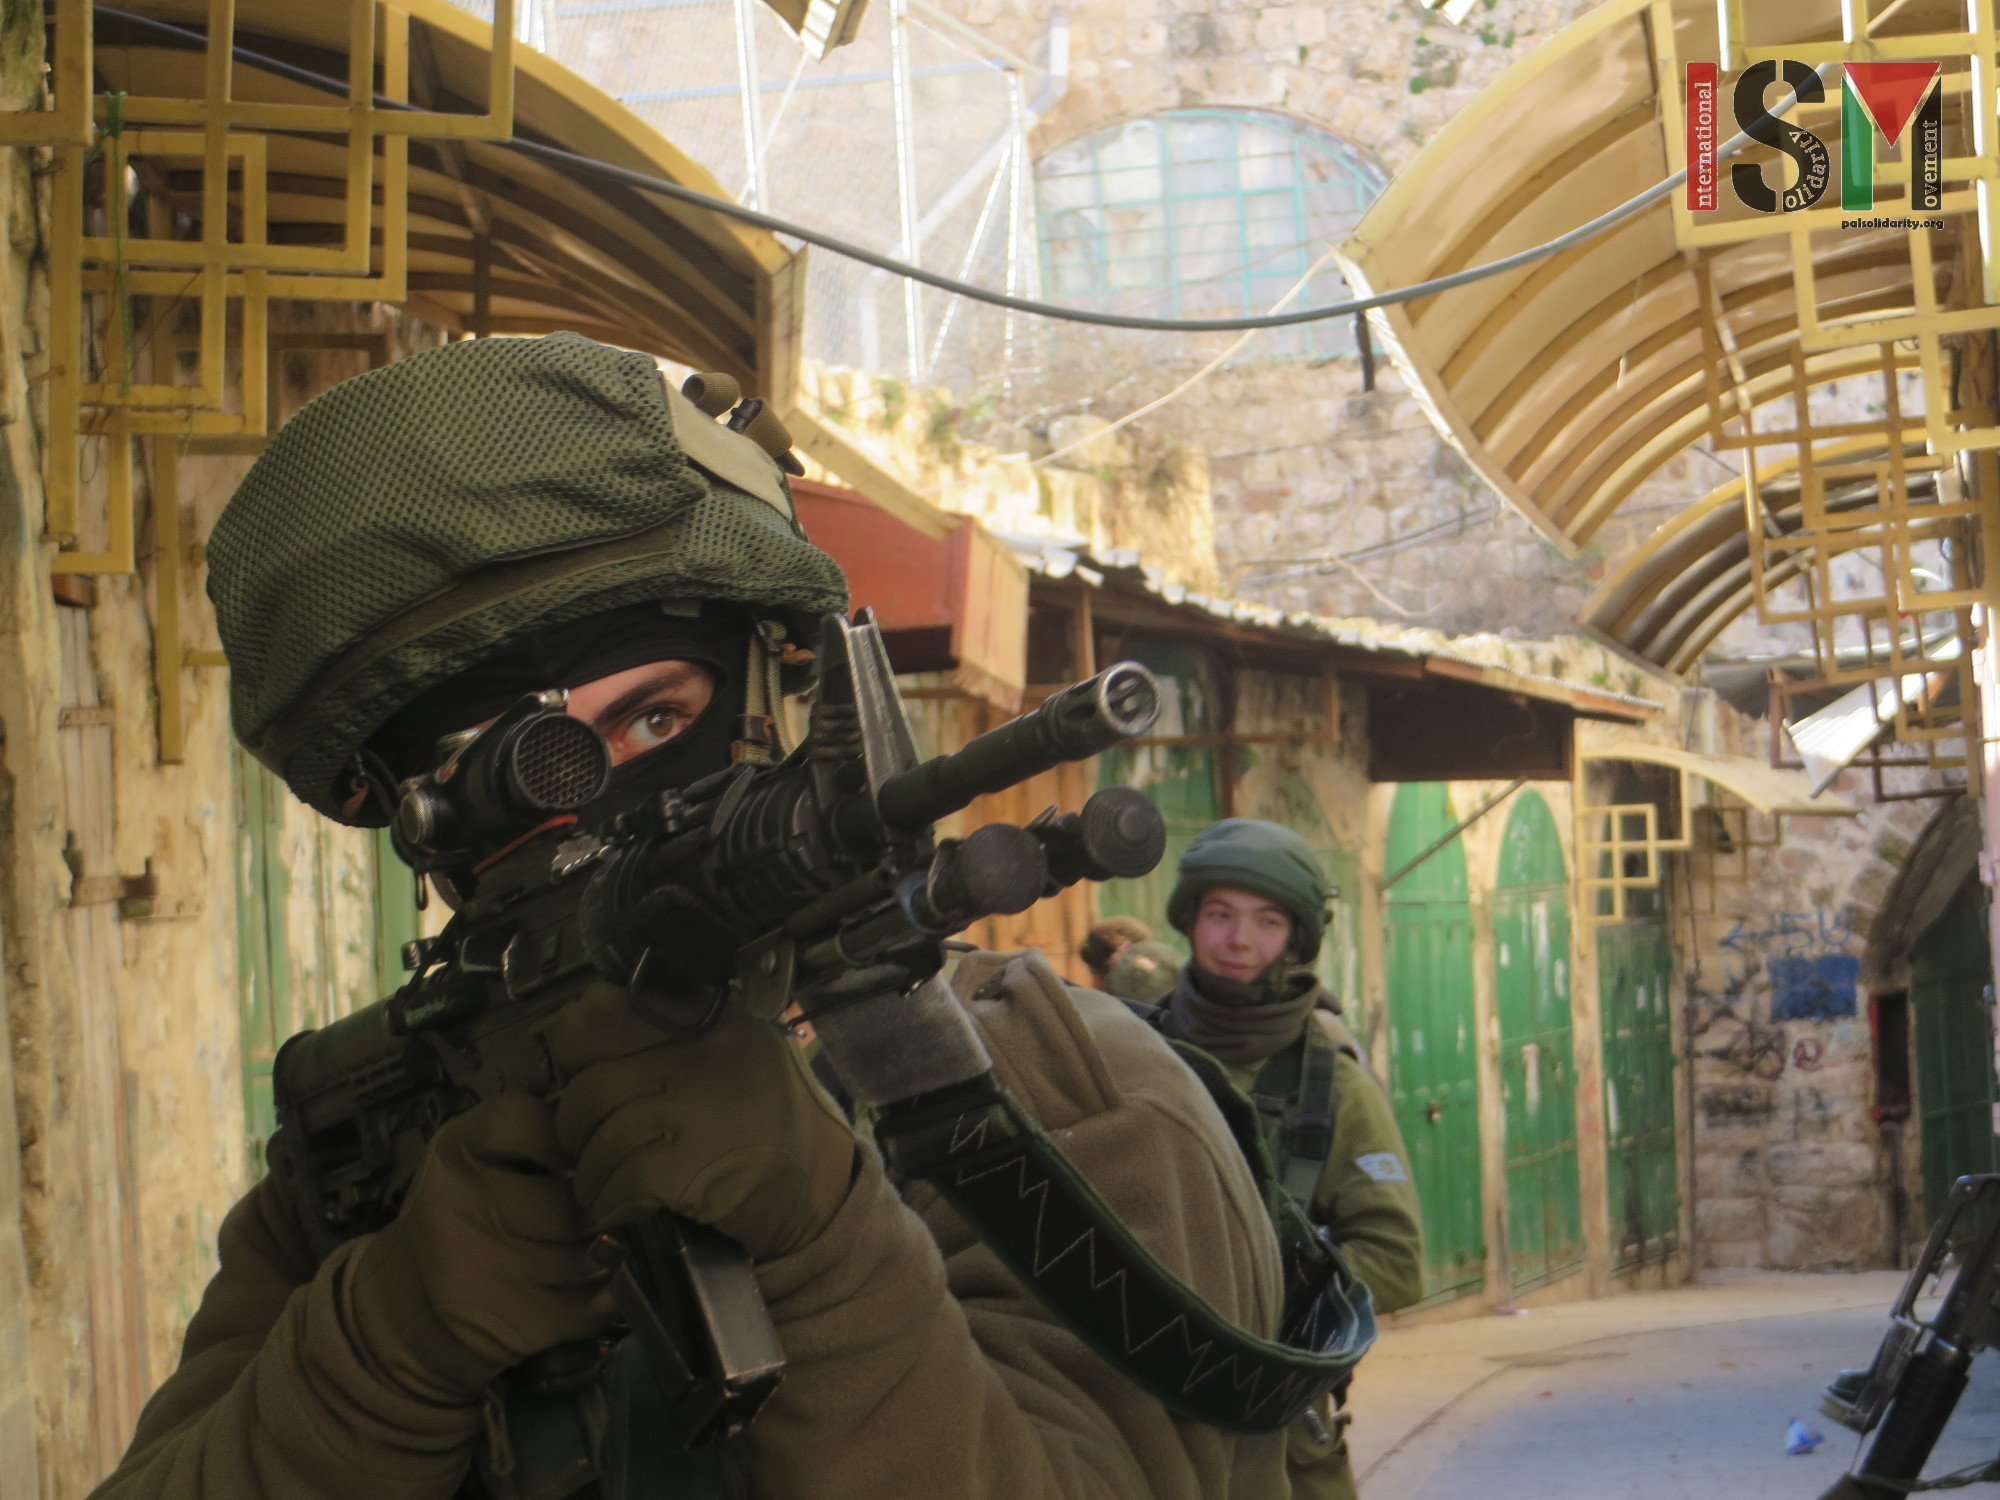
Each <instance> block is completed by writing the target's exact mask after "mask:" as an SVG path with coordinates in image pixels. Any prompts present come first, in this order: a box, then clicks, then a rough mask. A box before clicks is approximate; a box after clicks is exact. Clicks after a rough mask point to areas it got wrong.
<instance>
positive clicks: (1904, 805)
mask: <svg viewBox="0 0 2000 1500" xmlns="http://www.w3.org/2000/svg"><path fill="white" fill-rule="evenodd" d="M1716 718H1717V722H1718V729H1719V731H1720V736H1721V738H1722V740H1723V741H1724V743H1725V744H1727V745H1728V747H1729V748H1732V749H1735V750H1737V751H1738V752H1739V753H1751V754H1756V753H1760V751H1761V750H1762V748H1763V745H1764V744H1765V741H1764V736H1765V735H1766V733H1767V730H1766V728H1765V726H1764V724H1763V723H1762V722H1759V721H1752V720H1748V719H1745V718H1743V717H1742V716H1740V715H1737V714H1735V713H1733V712H1732V711H1730V710H1729V709H1728V708H1726V707H1720V708H1719V711H1718V713H1717V715H1716ZM1927 779H1928V780H1931V781H1933V782H1934V781H1935V779H1936V778H1934V777H1933V778H1926V777H1924V776H1922V775H1920V774H1919V773H1913V772H1896V773H1892V781H1891V789H1892V790H1901V791H1916V790H1920V789H1922V787H1923V786H1924V784H1925V782H1926V780H1927ZM1830 794H1831V795H1835V796H1846V797H1847V798H1848V799H1849V800H1850V801H1852V802H1854V803H1856V804H1857V805H1858V806H1859V807H1860V815H1859V816H1857V817H1852V818H1791V819H1787V820H1786V822H1785V825H1784V841H1783V843H1782V844H1781V845H1779V846H1778V847H1776V848H1760V849H1750V850H1748V851H1746V852H1745V854H1744V855H1743V856H1742V857H1740V858H1736V859H1726V858H1725V859H1714V860H1708V861H1701V862H1697V863H1695V864H1694V865H1693V871H1694V874H1695V876H1696V877H1697V878H1695V879H1693V880H1689V881H1684V882H1683V884H1682V886H1681V890H1680V899H1679V901H1678V903H1677V904H1678V906H1679V908H1680V910H1679V913H1678V921H1679V923H1680V924H1681V926H1680V931H1679V932H1677V934H1676V948H1677V950H1678V958H1679V969H1680V979H1681V982H1682V984H1683V986H1684V990H1683V994H1682V996H1681V999H1682V1002H1683V1006H1684V1010H1683V1026H1684V1056H1685V1059H1686V1066H1687V1067H1689V1068H1690V1069H1691V1070H1692V1071H1691V1075H1690V1076H1688V1077H1686V1078H1684V1079H1683V1080H1682V1085H1683V1087H1684V1088H1685V1089H1686V1090H1687V1092H1688V1095H1689V1098H1690V1101H1691V1103H1692V1116H1693V1118H1692V1145H1693V1152H1694V1171H1693V1179H1692V1188H1693V1194H1694V1225H1693V1228H1694V1235H1695V1243H1696V1247H1697V1252H1698V1255H1699V1259H1700V1264H1702V1265H1705V1266H1758V1267H1766V1268H1770V1269H1778V1270H1802V1271H1808V1270H1860V1269H1864V1268H1868V1267H1878V1266H1885V1265H1891V1264H1895V1263H1896V1261H1895V1256H1896V1254H1897V1250H1896V1247H1893V1246H1891V1244H1890V1242H1889V1241H1890V1235H1889V1227H1888V1221H1887V1217H1886V1215H1887V1208H1886V1205H1887V1202H1888V1191H1887V1189H1888V1186H1889V1182H1890V1177H1891V1174H1892V1173H1893V1174H1903V1177H1904V1182H1905V1185H1906V1187H1907V1186H1908V1185H1909V1183H1910V1181H1911V1179H1910V1178H1909V1176H1908V1173H1909V1170H1910V1165H1909V1163H1908V1162H1905V1161H1903V1160H1900V1159H1899V1158H1898V1157H1897V1156H1896V1154H1895V1152H1894V1151H1893V1150H1892V1149H1890V1148H1887V1147H1885V1146H1884V1143H1883V1138H1882V1132H1881V1130H1880V1129H1879V1127H1877V1125H1876V1124H1875V1123H1874V1121H1873V1119H1872V1118H1871V1116H1870V1113H1869V1109H1870V1105H1871V1104H1872V1102H1873V1091H1874V1084H1873V1051H1872V1043H1871V1039H1870V1035H1869V1027H1868V1016H1867V994H1866V991H1865V989H1864V987H1863V982H1862V981H1863V974H1862V962H1863V958H1864V956H1865V949H1866V947H1867V943H1868V936H1869V932H1870V930H1871V927H1872V925H1873V920H1874V916H1875V913H1876V910H1877V909H1878V908H1879V907H1880V906H1881V904H1882V902H1883V899H1884V897H1885V896H1886V894H1887V892H1888V891H1889V888H1890V885H1891V882H1892V880H1893V878H1894V876H1895V872H1896V869H1897V867H1898V866H1899V865H1900V864H1901V863H1902V861H1903V859H1904V857H1905V856H1906V855H1907V854H1908V852H1909V850H1910V847H1911V845H1912V844H1913V843H1914V842H1915V840H1916V837H1917V835H1918V834H1919V833H1920V832H1921V831H1922V829H1923V828H1924V826H1925V825H1926V824H1927V823H1928V822H1929V821H1930V819H1931V818H1932V817H1933V816H1934V815H1935V814H1936V812H1937V809H1938V808H1939V806H1940V805H1941V804H1940V803H1939V802H1937V801H1934V800H1912V801H1892V802H1876V801H1874V800H1873V799H1872V798H1871V797H1870V796H1869V795H1868V783H1867V781H1866V779H1865V777H1864V774H1863V773H1861V772H1848V773H1845V774H1844V775H1843V776H1842V777H1841V778H1840V779H1839V780H1838V781H1836V782H1835V783H1834V785H1833V787H1832V788H1831V789H1830ZM1909 1135H1910V1137H1911V1138H1912V1139H1914V1137H1915V1136H1916V1131H1915V1130H1911V1131H1910V1132H1909ZM1916 1201H1917V1202H1919V1203H1920V1202H1921V1201H1922V1199H1921V1190H1920V1189H1918V1190H1917V1194H1916ZM1920 1216H1921V1215H1920V1213H1919V1214H1918V1217H1920Z"/></svg>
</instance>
